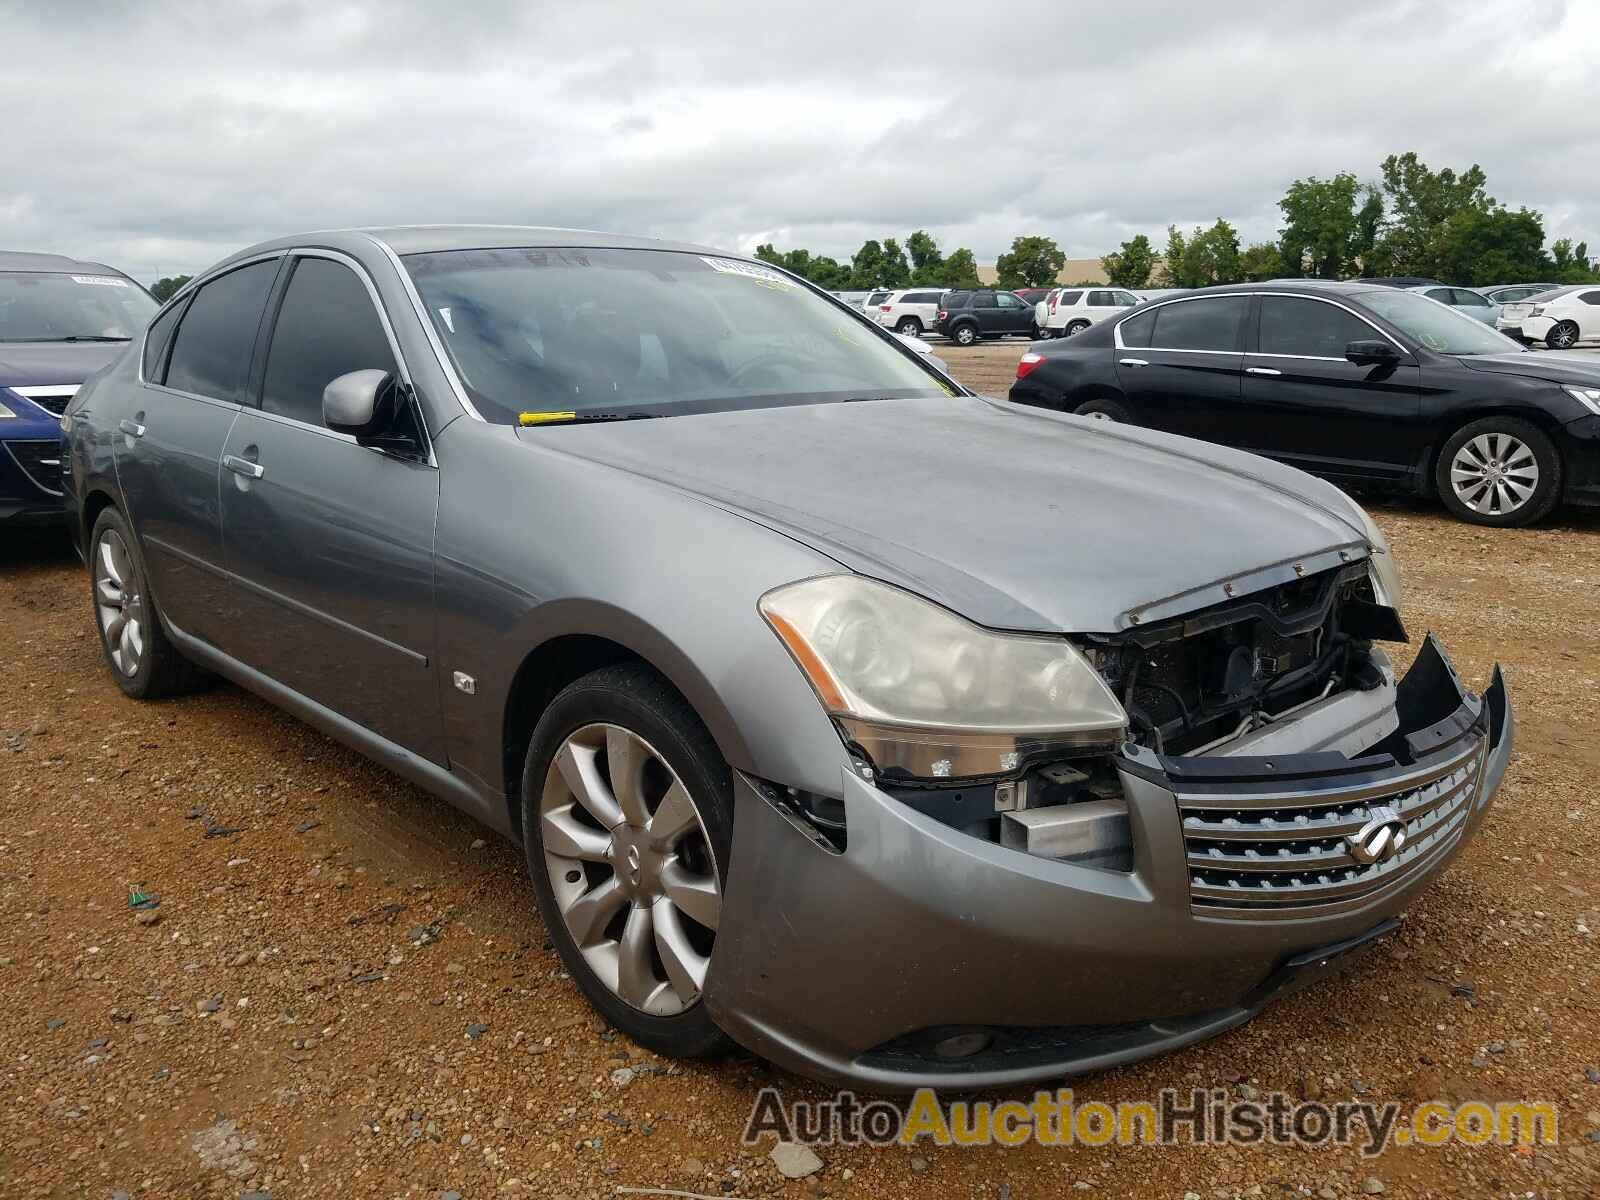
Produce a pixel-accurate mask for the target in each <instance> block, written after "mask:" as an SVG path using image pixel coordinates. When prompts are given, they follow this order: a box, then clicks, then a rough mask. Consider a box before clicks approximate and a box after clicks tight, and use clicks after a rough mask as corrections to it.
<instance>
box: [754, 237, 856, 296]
mask: <svg viewBox="0 0 1600 1200" xmlns="http://www.w3.org/2000/svg"><path fill="white" fill-rule="evenodd" d="M755 256H756V257H757V258H759V259H760V260H761V261H762V262H769V263H771V264H772V265H773V266H775V267H782V268H783V269H784V270H786V271H793V272H794V273H795V274H796V275H798V276H800V277H801V278H802V279H809V280H810V281H811V282H812V283H814V284H816V285H817V286H818V287H821V288H827V289H829V290H830V291H842V290H844V289H845V288H847V287H849V286H850V268H848V267H846V266H843V265H842V264H840V263H839V262H837V261H836V260H834V259H831V258H828V257H827V256H826V255H822V256H818V257H816V258H813V257H812V256H811V251H809V250H801V249H795V250H790V251H787V252H786V253H779V252H778V251H777V250H776V249H775V248H774V247H773V245H772V243H771V242H766V243H763V244H762V245H760V246H757V247H756V254H755Z"/></svg>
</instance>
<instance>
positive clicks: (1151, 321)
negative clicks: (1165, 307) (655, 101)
mask: <svg viewBox="0 0 1600 1200" xmlns="http://www.w3.org/2000/svg"><path fill="white" fill-rule="evenodd" d="M1157 311H1158V310H1156V309H1151V310H1150V311H1149V312H1142V313H1140V314H1139V315H1138V316H1137V317H1129V318H1128V319H1127V320H1126V321H1124V322H1123V323H1122V324H1121V325H1119V326H1118V327H1117V331H1118V333H1119V334H1120V335H1121V337H1122V344H1123V345H1124V346H1131V347H1133V348H1135V349H1143V348H1144V347H1146V346H1148V345H1149V344H1150V334H1151V333H1152V332H1153V331H1154V329H1155V327H1156V312H1157Z"/></svg>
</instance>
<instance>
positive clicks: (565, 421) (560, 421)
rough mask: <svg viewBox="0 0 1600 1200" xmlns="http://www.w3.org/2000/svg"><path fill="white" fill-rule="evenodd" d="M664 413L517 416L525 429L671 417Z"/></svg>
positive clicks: (539, 414)
mask: <svg viewBox="0 0 1600 1200" xmlns="http://www.w3.org/2000/svg"><path fill="white" fill-rule="evenodd" d="M670 415H671V414H670V413H663V412H525V413H518V414H517V424H518V425H520V426H521V427H522V428H524V429H531V428H533V427H535V426H542V425H593V424H598V423H599V422H601V421H648V420H651V419H652V418H655V417H665V416H670Z"/></svg>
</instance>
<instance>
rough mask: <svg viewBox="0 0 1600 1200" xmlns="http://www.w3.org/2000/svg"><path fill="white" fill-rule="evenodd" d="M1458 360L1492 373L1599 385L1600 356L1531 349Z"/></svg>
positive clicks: (1590, 385)
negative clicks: (1577, 356)
mask: <svg viewBox="0 0 1600 1200" xmlns="http://www.w3.org/2000/svg"><path fill="white" fill-rule="evenodd" d="M1456 361H1457V362H1459V363H1460V364H1461V365H1462V366H1464V367H1469V368H1471V369H1472V370H1474V371H1485V372H1487V373H1489V374H1491V375H1525V376H1527V377H1528V378H1530V379H1548V380H1549V381H1550V382H1551V383H1572V384H1580V385H1582V386H1584V387H1600V359H1594V358H1590V359H1583V358H1576V357H1574V356H1573V352H1572V351H1568V352H1567V353H1565V354H1549V353H1540V352H1538V351H1535V350H1528V351H1524V352H1522V353H1517V352H1516V351H1512V352H1511V353H1510V354H1461V355H1457V356H1456Z"/></svg>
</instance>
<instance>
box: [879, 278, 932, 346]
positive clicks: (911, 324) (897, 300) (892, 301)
mask: <svg viewBox="0 0 1600 1200" xmlns="http://www.w3.org/2000/svg"><path fill="white" fill-rule="evenodd" d="M942 295H944V289H943V288H907V289H906V290H904V291H899V292H890V293H889V294H888V295H887V296H885V297H883V299H882V300H881V301H879V302H878V304H877V306H876V307H875V308H873V309H871V310H869V311H868V313H867V316H869V317H871V318H872V319H873V320H874V321H876V322H877V323H878V324H879V325H885V326H887V327H888V328H890V329H892V330H894V331H895V332H896V333H903V334H905V335H906V336H907V337H921V336H922V335H923V334H924V333H926V332H927V331H928V330H930V329H932V328H933V326H934V322H935V320H936V319H937V318H938V316H939V297H940V296H942Z"/></svg>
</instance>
